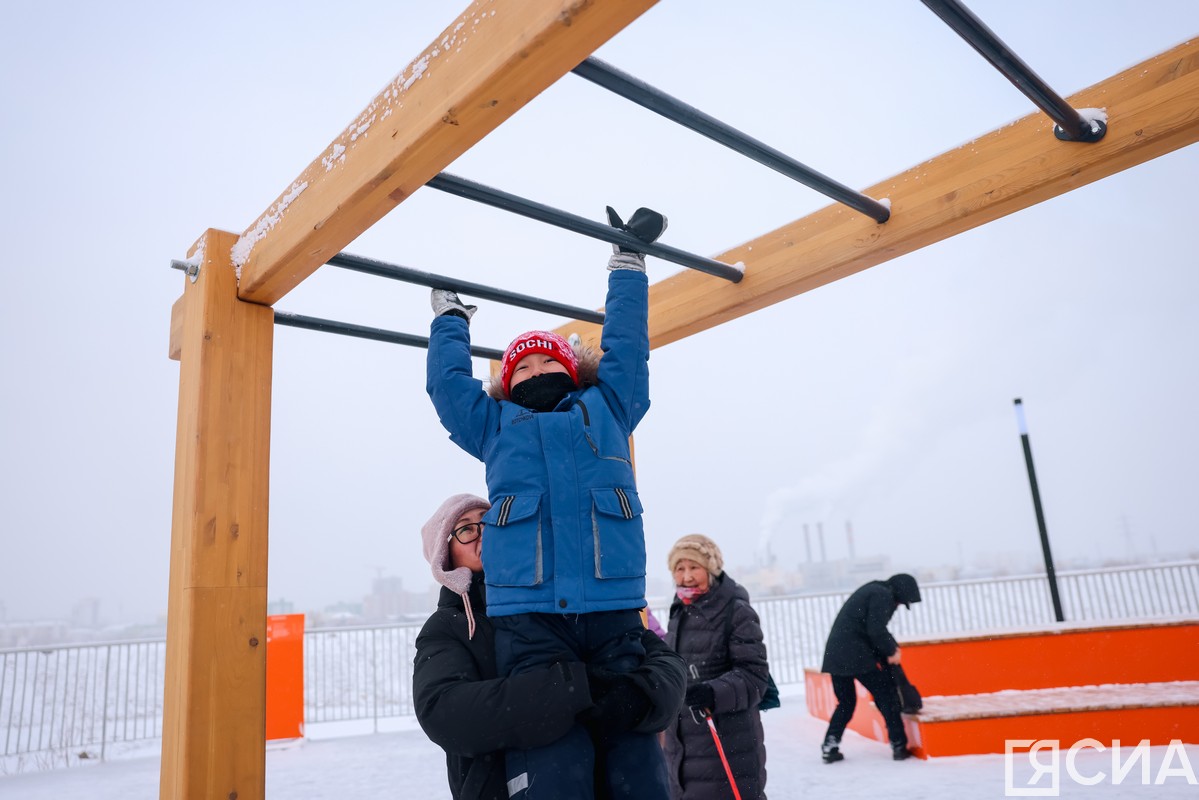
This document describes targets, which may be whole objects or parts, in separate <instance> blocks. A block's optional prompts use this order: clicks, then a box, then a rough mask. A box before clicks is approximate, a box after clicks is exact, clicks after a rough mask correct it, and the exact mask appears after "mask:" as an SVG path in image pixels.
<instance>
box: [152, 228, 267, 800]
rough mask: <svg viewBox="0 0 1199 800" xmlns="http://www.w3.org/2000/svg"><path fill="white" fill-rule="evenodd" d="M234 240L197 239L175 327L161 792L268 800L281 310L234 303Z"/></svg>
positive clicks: (220, 236) (217, 234)
mask: <svg viewBox="0 0 1199 800" xmlns="http://www.w3.org/2000/svg"><path fill="white" fill-rule="evenodd" d="M236 241H237V236H236V235H235V234H231V233H227V232H224V231H216V230H209V231H207V232H206V233H205V234H204V236H203V237H202V238H201V239H200V241H198V242H197V243H196V245H195V246H194V247H193V252H192V255H191V258H193V259H198V260H200V261H201V264H202V266H201V268H200V274H199V276H198V278H197V279H196V281H195V283H191V282H190V281H189V280H188V279H187V278H184V279H183V280H184V294H183V298H182V306H181V309H180V310H181V314H180V316H181V324H180V325H179V326H178V334H179V350H180V356H181V358H180V372H179V422H178V427H177V432H176V443H175V496H174V507H173V515H172V523H171V573H170V589H169V591H170V597H169V605H168V614H167V657H166V696H165V699H164V708H163V734H162V771H161V779H160V796H161V797H162V798H172V799H174V798H196V800H199V799H200V798H204V799H205V800H207V799H208V798H220V800H227V799H229V798H236V799H237V800H258V799H259V798H262V797H263V796H264V794H265V788H266V785H265V761H266V738H265V737H266V711H265V709H266V596H267V589H266V575H267V558H266V556H267V499H268V488H269V485H268V475H269V466H270V411H271V345H272V338H273V334H274V321H273V320H274V312H273V311H272V309H271V308H269V307H268V306H261V305H255V304H252V303H246V302H242V301H240V300H238V299H237V279H236V277H235V274H234V268H233V265H232V261H231V258H230V251H231V248H232V247H233V245H234V243H235V242H236Z"/></svg>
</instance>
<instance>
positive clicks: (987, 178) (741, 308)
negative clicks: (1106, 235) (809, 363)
mask: <svg viewBox="0 0 1199 800" xmlns="http://www.w3.org/2000/svg"><path fill="white" fill-rule="evenodd" d="M1069 100H1070V102H1071V104H1072V105H1073V106H1074V107H1075V108H1080V109H1082V108H1104V109H1106V111H1107V115H1108V132H1107V136H1106V137H1105V138H1104V139H1103V140H1102V141H1100V142H1098V143H1096V144H1079V143H1074V142H1060V141H1058V140H1056V139H1055V138H1054V137H1053V123H1052V122H1051V121H1050V120H1049V119H1048V118H1047V117H1045V116H1044V115H1043V114H1041V113H1040V112H1039V111H1038V112H1037V113H1036V114H1033V115H1030V116H1028V117H1025V118H1024V119H1022V120H1020V121H1018V122H1016V123H1014V124H1012V125H1008V126H1005V127H1004V128H1001V129H999V130H996V131H993V132H991V133H989V134H987V135H986V136H982V137H980V138H979V139H977V140H975V141H973V142H970V143H969V144H966V145H963V146H961V147H959V148H957V149H956V150H951V151H949V152H947V153H944V154H943V155H940V156H937V157H936V158H933V159H932V160H930V161H928V162H925V163H924V164H921V165H919V166H917V167H914V168H912V169H910V170H908V171H907V172H904V173H902V174H900V175H897V176H895V177H894V178H891V179H890V180H886V181H883V182H882V183H879V184H877V185H875V186H873V187H870V188H867V189H865V190H863V193H864V194H866V195H867V196H869V197H878V198H883V197H885V198H889V199H890V200H891V207H892V214H891V219H890V221H888V222H887V223H885V224H882V225H878V224H875V223H873V222H871V221H870V220H869V219H865V218H863V217H862V215H860V214H857V213H856V212H853V211H850V210H849V209H847V208H845V207H844V206H839V205H838V206H829V207H827V208H824V209H822V210H820V211H817V212H816V213H814V214H811V215H809V216H807V217H804V218H802V219H799V220H797V221H795V222H792V223H790V224H788V225H784V226H783V227H781V228H778V229H776V230H774V231H771V232H770V233H767V234H766V235H764V236H760V237H758V238H757V239H754V240H753V241H750V242H746V243H745V244H743V245H741V246H739V247H735V248H733V249H731V250H728V251H726V252H724V253H721V254H720V255H717V256H715V258H716V259H717V260H719V261H723V262H725V263H728V264H734V263H737V262H738V261H740V262H743V263H744V264H745V265H746V272H745V279H744V280H742V281H741V283H739V284H730V283H728V282H726V281H721V280H718V279H715V278H712V277H710V276H707V275H703V274H700V273H697V272H694V271H691V270H687V271H685V272H682V273H679V274H676V275H673V276H671V277H669V278H667V279H665V280H662V281H659V282H658V283H656V284H654V285H653V286H651V287H650V344H651V346H653V347H661V346H663V345H665V344H669V343H670V342H674V341H677V340H679V339H682V338H683V337H685V336H690V335H691V334H694V333H698V332H700V331H704V330H707V329H709V328H712V327H715V326H716V325H719V324H720V323H722V322H728V321H729V320H732V319H736V318H737V317H740V316H743V315H745V314H749V313H751V312H754V311H757V310H759V309H762V308H765V307H767V306H770V305H773V304H774V303H778V302H780V301H782V300H786V299H787V298H790V297H794V296H795V295H798V294H801V293H803V292H806V291H810V290H811V289H815V288H817V287H819V286H824V285H825V284H828V283H832V282H833V281H835V280H839V279H840V278H844V277H846V276H848V275H852V274H854V273H856V272H860V271H862V270H864V269H867V268H869V267H873V266H875V265H877V264H881V263H883V262H885V261H888V260H890V259H893V258H896V257H898V256H901V255H904V254H906V253H911V252H913V251H915V250H918V249H920V248H922V247H925V246H927V245H930V244H933V243H935V242H939V241H942V240H944V239H948V238H949V237H951V236H954V235H956V234H958V233H962V232H963V231H967V230H970V229H971V228H974V227H977V226H979V225H982V224H984V223H986V222H990V221H992V220H995V219H998V218H1000V217H1003V216H1006V215H1007V214H1011V213H1013V212H1016V211H1019V210H1021V209H1024V208H1027V207H1029V206H1031V205H1035V204H1036V203H1039V202H1041V201H1043V200H1048V199H1050V198H1052V197H1056V196H1058V195H1060V194H1064V193H1066V192H1068V191H1070V190H1072V189H1076V188H1078V187H1080V186H1084V185H1086V184H1088V183H1091V182H1093V181H1097V180H1099V179H1100V178H1105V177H1107V176H1109V175H1112V174H1114V173H1117V172H1120V171H1122V170H1125V169H1128V168H1129V167H1133V166H1136V165H1138V164H1142V163H1144V162H1146V161H1150V160H1151V159H1154V158H1157V157H1158V156H1160V155H1164V154H1166V153H1169V152H1172V151H1174V150H1177V149H1179V148H1181V147H1185V146H1187V145H1189V144H1193V143H1194V142H1195V141H1197V140H1199V38H1195V39H1192V40H1191V41H1189V42H1187V43H1185V44H1182V45H1179V46H1178V47H1175V48H1174V49H1172V50H1169V51H1167V52H1165V53H1163V54H1161V55H1159V56H1156V57H1154V58H1151V59H1149V60H1148V61H1145V62H1144V63H1141V64H1138V65H1136V66H1134V67H1132V68H1131V69H1128V70H1126V71H1125V72H1122V73H1120V74H1118V75H1115V76H1114V77H1112V78H1109V79H1108V80H1106V81H1103V82H1102V83H1099V84H1096V85H1095V86H1092V87H1090V88H1089V89H1085V90H1083V91H1081V92H1079V93H1078V94H1076V95H1074V96H1073V97H1071V98H1069ZM1152 201H1153V198H1147V199H1146V202H1148V203H1152ZM597 331H598V327H597V326H594V325H591V324H589V323H579V322H572V323H570V324H568V325H564V326H562V327H561V328H560V329H559V332H560V333H563V334H564V335H565V334H566V333H571V332H578V333H580V335H582V337H583V339H584V340H585V341H586V340H594V339H595V338H596V333H597Z"/></svg>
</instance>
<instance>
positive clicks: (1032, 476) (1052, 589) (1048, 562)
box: [1015, 397, 1066, 622]
mask: <svg viewBox="0 0 1199 800" xmlns="http://www.w3.org/2000/svg"><path fill="white" fill-rule="evenodd" d="M1015 404H1016V425H1017V427H1019V429H1020V442H1021V443H1022V444H1023V445H1024V463H1025V464H1026V465H1027V466H1028V485H1029V486H1030V487H1032V506H1033V509H1034V510H1036V512H1037V529H1038V530H1039V531H1040V532H1041V552H1042V554H1044V556H1045V574H1046V575H1048V576H1049V595H1050V596H1051V597H1052V598H1053V615H1054V616H1055V617H1056V618H1057V621H1058V622H1065V621H1066V618H1065V616H1064V615H1063V614H1062V598H1061V597H1060V596H1058V593H1057V572H1056V571H1054V569H1053V553H1051V552H1050V551H1049V532H1048V531H1047V530H1046V529H1045V512H1044V511H1043V510H1042V509H1041V491H1040V490H1039V489H1038V488H1037V471H1036V469H1035V468H1034V467H1033V465H1032V445H1030V444H1029V442H1028V422H1027V421H1025V419H1024V402H1023V401H1022V400H1021V399H1020V398H1019V397H1017V398H1016V400H1015Z"/></svg>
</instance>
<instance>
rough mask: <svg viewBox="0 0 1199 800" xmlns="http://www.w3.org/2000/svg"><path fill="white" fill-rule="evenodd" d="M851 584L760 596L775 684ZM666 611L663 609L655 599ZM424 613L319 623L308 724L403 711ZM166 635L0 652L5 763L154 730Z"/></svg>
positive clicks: (1127, 613) (1117, 592)
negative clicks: (382, 621)
mask: <svg viewBox="0 0 1199 800" xmlns="http://www.w3.org/2000/svg"><path fill="white" fill-rule="evenodd" d="M1058 585H1059V591H1060V595H1061V600H1062V606H1063V611H1064V615H1065V617H1066V619H1067V620H1068V621H1070V622H1086V621H1102V620H1121V619H1133V618H1138V619H1139V618H1153V617H1195V618H1199V561H1186V562H1177V563H1171V564H1160V565H1154V566H1146V567H1127V568H1119V569H1102V570H1080V571H1071V572H1062V573H1059V574H1058ZM921 594H922V596H923V602H921V603H919V604H917V605H914V606H912V609H911V611H901V612H900V613H898V614H896V615H895V618H894V619H893V620H892V631H893V632H894V633H895V634H896V636H897V638H899V639H901V640H902V639H903V638H904V637H914V636H924V635H930V634H938V633H954V632H961V631H972V630H987V629H994V628H1007V627H1017V626H1027V625H1044V624H1048V623H1052V622H1053V606H1052V603H1051V601H1050V597H1049V587H1048V583H1047V582H1046V580H1045V577H1044V576H1021V577H1011V578H993V579H986V580H972V581H954V582H949V583H932V584H925V585H922V586H921ZM846 597H847V593H846V592H829V593H824V594H805V595H792V596H788V597H766V598H758V599H755V600H754V608H755V609H756V610H757V612H758V614H759V616H761V618H762V627H763V629H764V631H765V635H766V643H767V649H768V651H769V654H770V670H771V673H772V675H773V676H774V678H775V680H776V681H777V682H778V683H781V684H790V683H799V682H801V681H802V680H803V668H804V666H819V664H820V660H821V656H822V652H823V649H824V640H825V637H826V636H827V634H828V629H829V626H830V625H831V624H832V620H833V618H834V617H835V616H836V614H837V611H838V610H839V609H840V607H841V604H842V603H843V602H844V600H845V598H846ZM654 613H655V615H657V616H658V618H659V619H660V620H663V621H665V620H666V618H667V615H666V609H665V608H655V609H654ZM419 630H420V625H418V624H401V625H380V626H371V627H354V628H325V629H314V630H310V631H307V632H306V633H305V636H304V715H305V721H306V723H307V724H319V723H324V722H340V721H349V720H358V721H362V720H373V722H374V725H375V729H376V730H377V729H378V722H379V720H381V719H387V718H394V717H402V716H407V715H411V714H412V713H413V709H412V695H411V688H412V681H411V675H412V662H413V657H414V656H415V652H416V648H415V640H416V635H417V633H418V632H419ZM165 652H166V646H165V643H164V642H162V641H127V642H109V643H101V644H88V645H77V646H71V647H42V648H29V649H22V650H0V773H2V772H6V771H19V770H22V769H25V768H28V767H30V766H34V767H45V766H60V765H67V764H70V763H73V762H75V761H76V760H78V759H80V758H101V759H103V758H104V757H105V756H106V755H107V754H108V753H109V751H110V749H111V747H112V746H113V745H117V744H122V743H127V742H139V741H141V742H145V741H150V740H154V739H156V738H158V737H159V736H161V734H162V698H163V670H164V664H165Z"/></svg>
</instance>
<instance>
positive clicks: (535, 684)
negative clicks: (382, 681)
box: [412, 494, 686, 800]
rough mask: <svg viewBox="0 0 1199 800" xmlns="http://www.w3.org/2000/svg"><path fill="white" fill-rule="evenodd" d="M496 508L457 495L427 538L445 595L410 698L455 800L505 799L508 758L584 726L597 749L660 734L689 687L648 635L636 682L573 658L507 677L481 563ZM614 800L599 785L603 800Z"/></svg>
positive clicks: (425, 635)
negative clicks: (441, 758)
mask: <svg viewBox="0 0 1199 800" xmlns="http://www.w3.org/2000/svg"><path fill="white" fill-rule="evenodd" d="M490 507H491V504H490V503H488V502H487V501H486V500H484V499H483V498H481V497H476V496H475V495H473V494H457V495H454V496H452V497H450V498H449V499H447V500H446V501H445V502H444V503H442V504H441V507H440V508H438V509H437V511H436V513H434V514H433V516H432V518H430V519H429V521H428V522H427V523H425V526H424V527H423V528H422V529H421V535H422V537H423V539H424V554H425V558H426V559H427V560H428V562H429V565H430V567H431V569H432V571H433V578H434V579H435V580H436V581H437V582H438V583H439V584H441V586H442V589H441V597H440V599H439V600H438V603H437V610H436V611H435V612H434V613H433V615H432V616H431V617H429V619H428V621H426V622H425V625H424V627H423V628H422V629H421V632H420V635H419V636H417V639H416V660H415V665H414V669H413V675H412V696H413V698H414V703H415V706H416V718H417V720H418V721H419V722H420V725H421V728H423V729H424V731H425V733H426V735H428V737H429V738H430V739H431V740H432V741H434V742H436V743H437V744H438V745H439V746H441V748H442V749H443V750H445V754H446V769H447V772H448V774H449V781H450V793H451V795H452V796H453V797H454V799H455V800H477V799H480V798H481V799H483V800H492V799H493V798H495V799H496V800H501V799H502V800H506V799H507V798H508V786H507V780H506V777H505V770H504V751H505V750H507V749H509V748H520V749H524V748H530V747H542V746H545V745H547V744H550V743H552V742H554V741H556V740H557V739H559V738H560V737H562V736H563V735H565V734H566V732H567V731H569V730H571V729H572V728H573V727H574V726H575V724H576V723H579V722H581V723H582V724H583V725H584V727H585V728H586V729H587V731H588V733H590V735H591V736H592V737H594V738H595V739H597V740H600V739H603V738H605V737H611V736H613V735H618V734H620V733H625V732H628V731H637V732H639V733H649V734H652V733H657V732H658V731H661V730H662V729H663V728H665V727H666V725H667V724H669V722H670V721H672V720H673V719H674V718H675V716H676V715H677V713H678V709H679V704H680V703H681V702H682V699H683V689H684V686H685V684H686V675H685V673H684V670H683V662H682V659H681V658H679V656H678V655H677V654H676V653H675V652H674V651H672V650H671V649H670V648H669V647H667V646H666V644H665V643H664V642H662V641H661V640H660V639H659V638H658V636H657V635H655V634H653V633H651V632H650V631H645V632H644V634H643V635H642V637H641V638H642V640H643V642H644V647H645V650H646V660H645V663H644V664H643V665H642V666H641V667H639V668H637V669H635V670H633V671H632V672H629V673H624V674H621V675H617V674H608V673H605V671H604V670H602V669H599V668H590V669H589V668H587V667H586V666H585V665H584V664H583V663H581V662H579V661H574V660H569V656H567V657H566V658H564V659H562V660H559V661H556V662H555V663H552V664H549V665H547V666H545V667H542V668H539V669H533V670H529V671H528V672H522V673H520V674H517V675H513V676H511V677H500V676H499V675H498V672H497V670H496V658H495V631H494V628H493V626H492V622H491V620H490V619H489V618H488V616H487V612H486V603H485V601H484V592H485V586H484V581H483V564H482V561H481V559H480V554H481V551H482V539H483V536H485V535H486V533H485V526H484V523H483V522H482V519H483V514H484V513H485V512H486V511H487V510H488V509H489V508H490ZM597 749H600V748H597ZM567 766H573V765H567ZM601 767H602V765H597V767H596V770H597V774H603V772H602V769H601ZM612 794H613V793H611V792H610V791H609V789H608V787H607V785H606V783H605V782H604V781H597V782H596V787H595V795H596V797H597V798H608V797H610V796H612Z"/></svg>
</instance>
